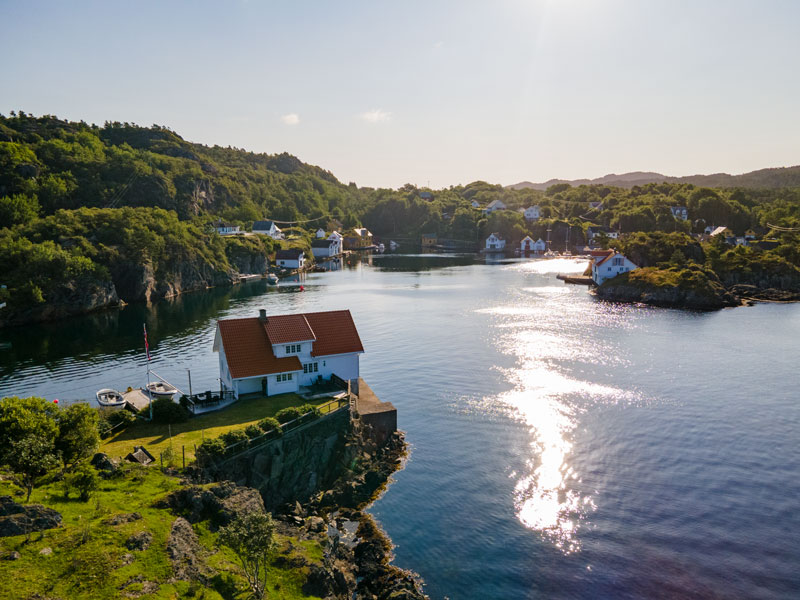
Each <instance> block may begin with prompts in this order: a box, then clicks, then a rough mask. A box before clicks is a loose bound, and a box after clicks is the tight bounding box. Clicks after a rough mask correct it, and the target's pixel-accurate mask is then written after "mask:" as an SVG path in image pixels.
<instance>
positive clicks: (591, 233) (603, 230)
mask: <svg viewBox="0 0 800 600" xmlns="http://www.w3.org/2000/svg"><path fill="white" fill-rule="evenodd" d="M600 234H604V235H605V236H606V237H607V238H609V239H612V240H616V239H617V238H619V231H614V230H613V229H611V228H610V227H599V226H597V225H593V226H592V227H589V228H587V229H586V238H587V239H588V240H589V245H590V246H594V245H595V242H596V240H595V238H596V237H598V236H599V235H600Z"/></svg>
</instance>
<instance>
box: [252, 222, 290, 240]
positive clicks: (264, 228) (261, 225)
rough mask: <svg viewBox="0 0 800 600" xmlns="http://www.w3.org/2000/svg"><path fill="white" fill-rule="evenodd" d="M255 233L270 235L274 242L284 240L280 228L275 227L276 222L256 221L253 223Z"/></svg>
mask: <svg viewBox="0 0 800 600" xmlns="http://www.w3.org/2000/svg"><path fill="white" fill-rule="evenodd" d="M253 233H261V234H263V235H268V236H269V237H271V238H272V239H273V240H281V239H283V233H281V230H280V229H278V226H277V225H275V222H274V221H256V222H254V223H253Z"/></svg>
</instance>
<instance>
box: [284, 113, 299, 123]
mask: <svg viewBox="0 0 800 600" xmlns="http://www.w3.org/2000/svg"><path fill="white" fill-rule="evenodd" d="M281 121H283V122H284V123H286V124H287V125H297V124H298V123H299V122H300V115H298V114H297V113H289V114H288V115H283V116H282V117H281Z"/></svg>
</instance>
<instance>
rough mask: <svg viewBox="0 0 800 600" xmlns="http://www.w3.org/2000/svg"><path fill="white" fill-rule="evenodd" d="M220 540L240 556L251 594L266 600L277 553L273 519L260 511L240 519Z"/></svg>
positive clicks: (237, 519) (233, 523) (231, 524)
mask: <svg viewBox="0 0 800 600" xmlns="http://www.w3.org/2000/svg"><path fill="white" fill-rule="evenodd" d="M217 540H218V542H219V543H220V544H223V545H225V546H228V547H229V548H231V549H232V550H233V551H234V552H235V553H236V556H237V557H238V558H239V562H240V563H241V566H242V570H243V571H244V574H245V577H246V578H247V582H248V584H249V585H250V590H251V591H252V592H253V595H254V596H255V597H256V598H263V597H264V593H265V592H266V586H267V567H268V565H269V559H270V556H271V555H272V553H273V551H274V550H275V524H274V523H273V522H272V516H271V515H270V514H269V513H262V512H257V511H254V512H251V513H248V514H246V515H244V516H241V515H240V516H237V517H236V519H234V520H233V521H232V522H231V523H230V525H228V526H226V527H223V528H222V529H220V531H219V535H218V538H217Z"/></svg>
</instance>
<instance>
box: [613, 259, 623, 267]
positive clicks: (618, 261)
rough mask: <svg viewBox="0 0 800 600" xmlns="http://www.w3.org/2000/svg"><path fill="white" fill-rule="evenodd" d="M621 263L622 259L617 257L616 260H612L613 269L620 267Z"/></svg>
mask: <svg viewBox="0 0 800 600" xmlns="http://www.w3.org/2000/svg"><path fill="white" fill-rule="evenodd" d="M622 263H623V259H622V258H621V257H617V258H615V259H614V266H615V267H619V266H621V265H622Z"/></svg>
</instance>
